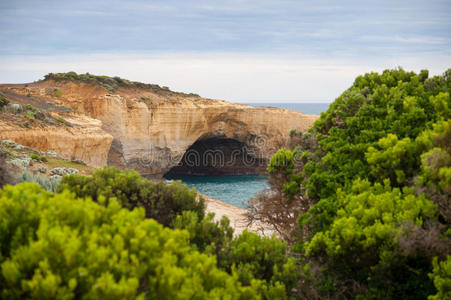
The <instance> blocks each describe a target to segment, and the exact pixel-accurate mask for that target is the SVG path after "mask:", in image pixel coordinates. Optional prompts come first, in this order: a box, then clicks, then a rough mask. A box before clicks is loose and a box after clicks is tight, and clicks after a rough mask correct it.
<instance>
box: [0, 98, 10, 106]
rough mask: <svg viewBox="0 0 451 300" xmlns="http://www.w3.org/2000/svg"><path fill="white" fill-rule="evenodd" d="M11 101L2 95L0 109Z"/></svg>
mask: <svg viewBox="0 0 451 300" xmlns="http://www.w3.org/2000/svg"><path fill="white" fill-rule="evenodd" d="M8 103H9V101H8V99H6V98H5V97H3V95H0V109H2V108H3V107H4V106H6V105H8Z"/></svg>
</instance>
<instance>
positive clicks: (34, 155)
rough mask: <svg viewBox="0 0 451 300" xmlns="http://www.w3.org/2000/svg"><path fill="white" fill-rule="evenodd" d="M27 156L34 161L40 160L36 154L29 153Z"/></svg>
mask: <svg viewBox="0 0 451 300" xmlns="http://www.w3.org/2000/svg"><path fill="white" fill-rule="evenodd" d="M28 156H29V157H31V158H32V159H35V160H39V161H40V160H41V156H40V155H38V154H36V153H29V154H28Z"/></svg>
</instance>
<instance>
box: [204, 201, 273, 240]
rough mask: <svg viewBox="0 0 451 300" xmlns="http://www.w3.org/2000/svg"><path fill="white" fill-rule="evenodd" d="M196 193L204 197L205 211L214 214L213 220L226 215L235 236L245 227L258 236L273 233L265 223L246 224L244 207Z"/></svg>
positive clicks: (218, 219)
mask: <svg viewBox="0 0 451 300" xmlns="http://www.w3.org/2000/svg"><path fill="white" fill-rule="evenodd" d="M198 195H199V196H202V197H203V198H204V199H205V206H206V208H205V211H206V213H207V214H208V213H214V214H215V217H214V220H215V221H220V220H221V218H222V216H226V217H227V218H228V219H229V220H230V226H231V227H232V228H233V229H234V232H233V234H234V235H235V236H236V235H239V234H241V233H242V232H243V231H244V230H245V229H247V230H248V231H250V232H254V233H257V234H258V235H260V236H268V237H269V236H271V235H273V234H274V230H272V229H271V228H270V227H269V226H268V225H267V224H261V223H253V224H252V225H251V226H248V221H247V217H246V209H244V208H240V207H237V206H234V205H232V204H229V203H226V202H223V201H220V200H217V199H214V198H211V197H208V196H206V195H204V194H201V193H199V192H198Z"/></svg>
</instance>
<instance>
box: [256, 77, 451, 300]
mask: <svg viewBox="0 0 451 300" xmlns="http://www.w3.org/2000/svg"><path fill="white" fill-rule="evenodd" d="M450 73H451V70H448V71H446V72H445V73H444V74H443V75H442V76H434V77H432V78H428V71H421V72H420V73H419V74H415V73H414V72H406V71H404V70H403V69H401V68H400V69H396V70H386V71H384V72H382V73H381V74H378V73H368V74H365V75H362V76H359V77H357V78H356V80H355V82H354V84H353V85H352V86H351V87H350V88H349V89H348V90H346V91H345V92H344V93H343V94H342V95H340V96H339V97H338V98H337V99H336V100H335V101H334V102H333V103H332V104H331V105H330V107H329V109H328V110H327V111H326V112H325V113H323V114H322V115H321V117H320V118H319V119H318V120H317V121H316V122H315V124H314V126H313V128H311V129H310V131H309V132H307V133H304V134H302V133H298V132H296V131H292V132H291V133H290V139H291V140H290V142H289V145H290V150H285V149H282V150H280V151H279V152H278V153H277V154H276V155H275V156H274V157H273V159H271V162H270V165H269V167H268V171H269V172H270V176H269V182H270V183H271V182H272V183H273V184H272V185H271V189H270V191H268V193H267V195H268V196H267V197H266V198H259V197H257V198H255V199H254V201H255V203H254V204H253V207H255V208H256V209H257V212H256V213H255V214H256V215H263V214H265V213H266V214H267V215H271V214H276V215H277V213H278V211H277V210H275V209H274V207H271V206H270V205H268V204H267V203H269V202H271V201H272V202H273V204H274V205H275V204H276V203H277V204H279V205H280V204H281V205H287V203H290V202H288V200H292V201H295V202H296V204H293V203H290V205H292V207H296V205H298V206H299V207H300V208H301V209H300V210H299V219H298V224H299V227H298V230H297V232H296V236H294V237H293V236H289V235H285V236H284V235H282V236H283V237H284V238H288V239H290V240H289V241H288V242H289V243H295V242H297V244H296V245H295V246H294V247H293V248H292V250H293V251H298V252H299V254H300V255H301V257H302V258H301V260H300V263H301V264H304V266H305V267H306V268H305V271H302V272H301V273H302V274H303V278H304V279H303V280H301V282H311V283H312V284H314V285H315V286H316V287H315V293H318V294H317V295H316V296H318V297H334V298H335V297H346V298H347V297H349V298H353V297H356V296H358V295H365V296H366V297H369V298H371V297H376V298H380V297H383V298H385V299H390V298H396V297H398V298H399V297H402V298H415V297H418V298H425V297H426V296H427V295H428V294H429V293H431V292H432V289H433V287H432V282H431V281H429V280H428V276H427V274H428V273H430V272H431V270H432V258H431V256H432V255H437V256H439V257H440V258H441V259H442V258H443V256H444V254H445V253H449V251H450V250H449V249H450V247H451V244H450V239H449V233H450V232H451V229H450V227H449V224H450V221H451V217H450V216H451V213H450V202H449V193H450V191H451V190H450V186H451V175H450V174H451V172H450V167H451V149H450V146H449V145H451V133H450V129H449V128H450V118H451V110H450V107H451V98H450V93H451V77H450V76H449V74H450ZM290 151H291V153H290ZM281 200H282V201H281ZM258 210H260V211H258ZM265 210H266V211H265ZM293 214H296V213H293ZM286 220H287V222H290V221H291V222H293V221H292V220H289V218H286ZM421 237H427V238H423V240H421ZM307 266H310V267H309V268H310V271H308V269H309V268H307ZM313 269H315V271H311V270H313ZM309 272H310V273H309ZM314 276H316V278H315V280H313V277H314ZM309 278H310V279H309ZM302 285H303V284H300V286H302ZM304 286H305V285H304ZM387 287H390V288H387ZM315 293H311V295H314V294H315ZM316 296H315V297H316ZM312 297H313V296H312Z"/></svg>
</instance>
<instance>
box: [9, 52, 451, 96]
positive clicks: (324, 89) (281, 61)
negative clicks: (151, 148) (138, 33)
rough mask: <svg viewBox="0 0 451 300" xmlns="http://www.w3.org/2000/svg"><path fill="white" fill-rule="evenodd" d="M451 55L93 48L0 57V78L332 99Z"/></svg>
mask: <svg viewBox="0 0 451 300" xmlns="http://www.w3.org/2000/svg"><path fill="white" fill-rule="evenodd" d="M450 58H451V57H449V56H447V57H444V56H440V55H436V54H434V53H430V54H426V55H422V56H418V55H411V56H403V57H398V58H389V59H384V60H381V59H373V60H371V62H368V61H363V60H361V59H357V58H355V59H338V58H337V59H334V58H332V57H330V58H329V59H318V58H315V57H305V56H304V57H302V56H299V55H295V54H285V55H269V54H255V53H247V54H235V53H153V54H143V53H127V54H111V53H97V54H87V55H60V56H24V57H19V56H9V57H5V56H4V57H0V82H2V83H6V82H7V83H14V82H30V81H34V80H37V79H40V78H42V77H43V75H45V74H47V73H49V72H68V71H75V72H77V73H86V72H89V73H92V74H99V75H109V76H120V77H123V78H127V79H130V80H136V81H142V82H148V83H157V84H160V85H162V86H169V87H170V88H171V89H172V90H175V91H183V92H194V93H198V94H200V95H202V96H204V97H210V98H215V99H225V100H230V101H237V102H300V101H304V102H325V101H326V102H328V101H333V100H334V99H335V98H336V97H337V96H339V95H340V94H341V93H342V92H343V91H344V90H345V89H347V88H348V87H349V86H350V85H351V84H352V82H353V80H354V78H355V77H356V76H358V75H360V74H363V73H365V72H370V71H382V70H384V69H387V68H396V67H398V66H402V67H403V68H404V69H406V70H414V71H419V70H421V69H429V70H430V71H431V73H432V74H441V73H442V72H443V71H445V70H446V68H448V67H449V66H445V65H443V62H449V61H451V59H450Z"/></svg>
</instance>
